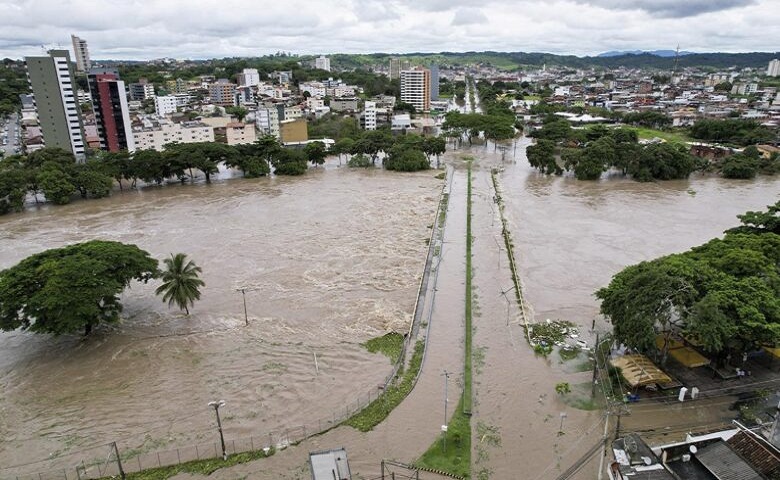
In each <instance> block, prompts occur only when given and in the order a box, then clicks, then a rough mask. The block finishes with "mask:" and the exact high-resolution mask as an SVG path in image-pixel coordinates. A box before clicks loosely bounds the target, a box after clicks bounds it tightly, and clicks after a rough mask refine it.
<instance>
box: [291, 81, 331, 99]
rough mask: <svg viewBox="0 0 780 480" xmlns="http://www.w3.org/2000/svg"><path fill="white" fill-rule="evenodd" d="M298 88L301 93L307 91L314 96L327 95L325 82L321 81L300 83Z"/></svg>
mask: <svg viewBox="0 0 780 480" xmlns="http://www.w3.org/2000/svg"><path fill="white" fill-rule="evenodd" d="M298 88H299V89H300V91H301V94H303V93H304V92H309V95H311V96H312V97H314V98H322V97H324V96H325V95H327V91H326V87H325V84H324V83H322V82H306V83H302V84H301V85H300V86H299V87H298Z"/></svg>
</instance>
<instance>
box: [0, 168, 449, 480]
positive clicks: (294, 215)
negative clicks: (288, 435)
mask: <svg viewBox="0 0 780 480" xmlns="http://www.w3.org/2000/svg"><path fill="white" fill-rule="evenodd" d="M433 177H434V175H433V174H432V173H431V172H424V173H420V174H393V173H390V172H384V171H347V170H346V169H334V168H331V169H329V170H327V171H325V169H322V168H320V169H312V170H311V171H310V172H309V173H308V174H307V175H306V176H305V177H302V178H273V179H267V178H264V179H256V180H244V179H234V180H230V181H226V182H215V183H213V184H211V185H205V184H201V185H184V186H168V187H164V188H147V189H144V190H141V191H130V192H124V193H116V194H115V195H113V196H112V197H111V198H107V199H102V200H90V201H77V202H74V203H73V204H71V205H68V206H64V207H43V208H41V209H40V210H38V211H29V212H26V213H24V214H19V215H11V216H6V217H2V218H0V268H6V267H9V266H12V265H14V264H15V263H16V262H18V261H19V260H21V259H22V258H24V257H26V256H28V255H30V254H32V253H36V252H39V251H42V250H45V249H47V248H53V247H59V246H62V245H65V244H68V243H72V242H78V241H83V240H89V239H94V238H101V239H108V240H117V241H122V242H126V243H134V244H137V245H138V246H139V247H140V248H143V249H145V250H148V251H149V252H150V253H151V254H152V256H154V257H155V258H157V259H162V258H164V257H166V256H167V255H168V254H169V253H171V252H184V253H187V254H188V255H189V256H190V257H191V258H192V259H193V260H194V261H195V262H196V263H197V264H198V265H200V266H201V267H202V268H203V279H204V281H205V282H206V287H205V288H204V289H203V297H202V300H201V301H200V302H198V303H196V304H195V307H194V308H193V309H191V312H192V314H191V315H190V316H189V317H185V316H184V315H183V314H182V313H179V312H178V311H177V310H169V309H168V308H167V306H166V305H165V304H163V303H162V302H161V301H160V299H159V298H157V297H155V296H154V288H155V287H156V286H157V284H158V282H150V283H149V284H148V285H143V284H133V285H132V287H131V289H129V290H127V291H126V293H125V295H124V297H123V302H124V306H125V310H124V317H125V318H124V320H123V322H122V323H121V324H120V325H117V326H114V327H105V328H101V329H99V330H97V331H96V332H94V334H93V335H92V336H91V337H90V338H88V339H86V340H82V339H81V338H80V337H79V336H69V337H61V338H53V337H48V336H41V335H38V336H36V335H33V334H27V333H19V332H11V333H3V334H2V335H0V345H2V347H1V348H0V385H2V395H0V436H1V437H2V438H3V439H4V441H3V442H2V444H0V465H2V466H3V467H6V468H7V467H9V466H13V465H17V464H22V463H29V462H31V461H36V460H43V459H46V458H48V457H49V456H50V455H52V456H60V455H63V454H69V453H72V455H65V456H64V457H63V458H62V462H64V463H65V464H67V465H74V464H75V463H76V462H77V461H79V460H80V459H81V458H86V459H87V460H89V459H90V458H93V457H94V456H104V455H105V450H104V449H103V447H102V446H103V445H105V444H106V443H108V442H111V441H118V442H120V443H121V445H122V446H123V447H124V448H138V449H139V450H141V451H144V450H158V449H165V448H170V447H172V446H177V445H191V444H193V443H196V442H198V441H200V440H202V439H204V438H205V439H209V440H212V439H213V437H214V435H215V428H214V425H213V423H214V418H213V412H212V411H210V410H209V409H208V407H207V406H206V404H207V403H208V402H209V401H211V400H215V399H219V398H224V399H225V400H226V402H227V406H226V407H224V408H223V410H222V414H223V415H224V416H223V420H224V424H225V425H224V426H225V436H226V437H228V438H231V437H232V438H236V437H246V436H248V435H249V434H251V433H254V434H258V433H262V434H266V433H268V432H276V431H280V430H282V429H284V428H287V427H295V426H297V425H301V424H304V423H307V422H312V421H314V422H316V421H317V419H320V418H328V417H329V416H330V415H331V412H333V411H335V410H337V409H338V408H343V406H344V405H345V404H347V403H349V402H352V401H354V397H355V394H356V392H361V393H364V392H368V391H370V390H371V389H374V390H375V388H376V384H377V383H381V382H382V380H383V379H384V377H385V376H386V375H387V374H388V373H389V371H390V369H391V365H390V362H389V361H388V359H387V358H386V357H385V356H383V355H380V354H371V353H368V352H367V351H366V350H365V348H363V347H362V346H360V343H361V342H364V341H365V340H367V339H369V338H371V337H375V336H378V335H381V334H384V333H385V332H387V331H390V330H398V331H405V330H406V329H408V325H409V321H410V318H411V313H412V310H413V308H414V297H415V292H416V289H417V287H418V283H419V279H420V276H421V274H422V265H423V263H424V259H425V254H426V252H427V246H426V239H427V237H428V236H429V235H430V230H429V228H428V226H429V225H430V224H431V223H432V222H433V215H434V212H435V209H436V204H437V202H438V196H439V193H440V191H441V185H442V182H441V180H436V179H435V178H433ZM240 288H244V289H245V290H246V300H247V307H248V316H249V326H244V313H243V305H242V299H241V294H240V292H238V291H237V289H240ZM315 354H316V356H317V364H316V365H315V360H314V355H315ZM317 369H319V374H318V373H317V372H318V371H317ZM92 446H100V447H99V448H98V449H95V450H94V451H93V450H90V447H92ZM74 460H75V461H74ZM52 464H53V463H52ZM48 465H49V462H45V463H42V464H40V465H37V466H28V467H26V468H25V469H24V470H25V471H36V470H34V468H36V467H39V470H45V469H46V467H47V466H48Z"/></svg>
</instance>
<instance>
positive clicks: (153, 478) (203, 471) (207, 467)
mask: <svg viewBox="0 0 780 480" xmlns="http://www.w3.org/2000/svg"><path fill="white" fill-rule="evenodd" d="M274 453H275V450H274V448H273V447H271V450H269V451H268V453H266V452H265V451H263V450H257V451H254V452H243V453H236V454H233V455H230V456H229V457H228V459H227V460H222V459H221V458H211V459H206V460H193V461H191V462H185V463H182V464H179V465H171V466H169V467H159V468H150V469H147V470H141V471H140V472H134V473H128V474H127V479H128V480H167V479H169V478H171V477H175V476H176V475H178V474H180V473H190V474H197V475H211V474H212V473H214V472H216V471H217V470H219V469H221V468H227V467H232V466H234V465H240V464H242V463H248V462H251V461H254V460H259V459H261V458H267V457H270V456H271V455H273V454H274ZM112 478H113V477H112Z"/></svg>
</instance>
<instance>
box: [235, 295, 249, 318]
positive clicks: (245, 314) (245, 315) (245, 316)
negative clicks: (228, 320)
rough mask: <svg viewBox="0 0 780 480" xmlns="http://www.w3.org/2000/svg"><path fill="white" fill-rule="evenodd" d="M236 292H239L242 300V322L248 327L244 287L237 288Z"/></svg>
mask: <svg viewBox="0 0 780 480" xmlns="http://www.w3.org/2000/svg"><path fill="white" fill-rule="evenodd" d="M236 291H237V292H241V298H243V300H244V324H245V325H246V326H247V327H248V326H249V316H248V315H247V313H246V289H245V288H237V289H236Z"/></svg>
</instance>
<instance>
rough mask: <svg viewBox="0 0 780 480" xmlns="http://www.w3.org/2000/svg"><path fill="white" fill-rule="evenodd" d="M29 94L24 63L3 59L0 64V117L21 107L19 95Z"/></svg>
mask: <svg viewBox="0 0 780 480" xmlns="http://www.w3.org/2000/svg"><path fill="white" fill-rule="evenodd" d="M29 92H30V86H29V85H28V84H27V71H26V70H25V68H24V62H21V61H15V60H11V59H10V58H6V59H4V60H3V62H2V64H0V117H3V116H5V115H10V114H12V113H14V112H15V111H17V110H18V109H19V108H20V107H21V100H20V99H19V95H21V94H25V93H29Z"/></svg>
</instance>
